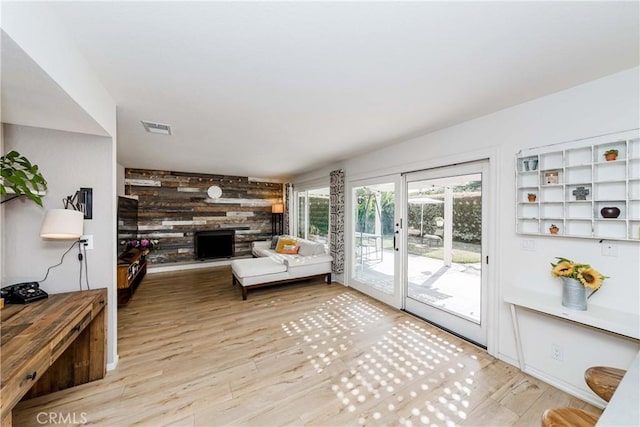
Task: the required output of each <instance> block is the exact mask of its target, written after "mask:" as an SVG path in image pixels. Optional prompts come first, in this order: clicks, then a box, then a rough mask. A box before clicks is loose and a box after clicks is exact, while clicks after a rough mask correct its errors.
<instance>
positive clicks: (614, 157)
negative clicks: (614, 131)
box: [604, 153, 618, 162]
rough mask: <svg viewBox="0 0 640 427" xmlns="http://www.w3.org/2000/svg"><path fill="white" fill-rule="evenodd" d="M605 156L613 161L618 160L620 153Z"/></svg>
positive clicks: (608, 160) (609, 160)
mask: <svg viewBox="0 0 640 427" xmlns="http://www.w3.org/2000/svg"><path fill="white" fill-rule="evenodd" d="M604 158H605V159H606V160H607V162H611V161H613V160H616V159H617V158H618V153H610V154H605V155H604Z"/></svg>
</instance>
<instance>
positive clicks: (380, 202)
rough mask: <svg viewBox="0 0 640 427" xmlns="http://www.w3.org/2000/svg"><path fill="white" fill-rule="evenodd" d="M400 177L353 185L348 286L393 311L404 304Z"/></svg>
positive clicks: (358, 182)
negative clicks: (401, 258)
mask: <svg viewBox="0 0 640 427" xmlns="http://www.w3.org/2000/svg"><path fill="white" fill-rule="evenodd" d="M399 183H400V177H399V176H391V177H382V178H375V179H368V180H363V181H357V182H353V183H351V185H350V189H351V194H350V197H351V215H352V227H351V233H350V236H349V238H350V239H351V242H350V243H351V244H350V248H351V257H350V258H351V265H350V280H349V285H350V286H352V287H354V288H356V289H358V290H359V291H361V292H363V293H365V294H367V295H370V296H372V297H374V298H376V299H378V300H380V301H383V302H385V303H387V304H389V305H392V306H394V307H398V308H399V307H400V305H401V302H402V297H401V287H400V280H399V274H398V273H399V271H400V269H399V266H400V257H399V253H400V252H399V248H400V239H401V233H400V216H399V215H400V212H399V211H398V209H397V208H396V207H397V206H400V204H399V203H398V201H397V198H398V197H399V191H398V187H399Z"/></svg>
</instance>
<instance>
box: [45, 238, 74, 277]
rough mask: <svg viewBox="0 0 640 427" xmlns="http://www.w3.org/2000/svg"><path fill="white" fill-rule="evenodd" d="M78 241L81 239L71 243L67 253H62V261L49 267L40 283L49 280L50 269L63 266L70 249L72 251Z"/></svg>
mask: <svg viewBox="0 0 640 427" xmlns="http://www.w3.org/2000/svg"><path fill="white" fill-rule="evenodd" d="M77 243H80V241H79V240H76V241H75V242H73V243H72V244H71V246H69V249H67V250H66V251H65V253H63V254H62V257H60V262H59V263H57V264H56V265H52V266H51V267H49V268H47V274H45V275H44V279H42V280H40V281H39V282H38V283H42V282H44V281H45V280H47V277H49V271H51V270H52V269H54V268H56V267H59V266H61V265H62V262H63V261H64V257H65V256H66V255H67V254H68V253H69V251H71V249H73V247H74V246H75V245H76V244H77Z"/></svg>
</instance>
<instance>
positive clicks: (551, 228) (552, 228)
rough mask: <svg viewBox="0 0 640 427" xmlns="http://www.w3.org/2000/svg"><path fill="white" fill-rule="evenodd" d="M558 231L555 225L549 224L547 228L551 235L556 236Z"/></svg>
mask: <svg viewBox="0 0 640 427" xmlns="http://www.w3.org/2000/svg"><path fill="white" fill-rule="evenodd" d="M558 231H560V229H559V228H558V226H557V225H555V224H551V227H549V232H550V233H551V234H558Z"/></svg>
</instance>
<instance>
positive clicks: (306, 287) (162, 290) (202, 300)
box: [14, 268, 601, 426]
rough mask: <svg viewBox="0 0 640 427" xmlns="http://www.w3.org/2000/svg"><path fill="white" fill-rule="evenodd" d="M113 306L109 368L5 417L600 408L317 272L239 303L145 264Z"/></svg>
mask: <svg viewBox="0 0 640 427" xmlns="http://www.w3.org/2000/svg"><path fill="white" fill-rule="evenodd" d="M118 315H119V319H118V337H119V338H118V348H119V354H120V362H119V364H118V367H117V369H116V370H115V371H113V372H109V373H108V374H107V376H106V378H105V379H103V380H100V381H97V382H94V383H90V384H85V385H83V386H80V387H77V388H75V389H71V390H64V391H61V392H57V393H53V394H51V395H48V396H43V397H40V398H37V399H33V400H30V401H26V402H22V403H21V404H19V405H18V406H17V407H16V409H15V411H14V425H15V426H39V425H42V424H39V423H38V413H41V412H46V413H47V414H49V413H54V414H62V415H63V416H66V417H67V418H66V420H67V422H66V424H65V423H63V424H65V425H73V421H71V422H69V416H73V417H75V422H76V423H77V424H80V422H81V421H84V420H85V419H86V421H87V424H89V425H102V426H125V425H145V426H164V425H171V426H196V425H197V426H223V425H237V426H285V425H296V426H297V425H313V426H364V425H367V426H418V425H425V426H455V425H467V426H512V425H519V426H539V425H540V416H541V414H542V412H543V411H544V410H545V409H547V408H549V407H554V406H565V405H566V406H574V407H578V408H583V409H586V410H588V411H590V412H593V413H596V414H599V413H600V412H601V411H600V410H598V409H597V408H595V407H592V406H590V405H588V404H585V403H584V402H582V401H580V400H578V399H576V398H573V397H571V396H569V395H567V394H565V393H563V392H561V391H559V390H557V389H554V388H553V387H550V386H548V385H546V384H545V383H543V382H541V381H538V380H536V379H534V378H532V377H530V376H528V375H524V374H522V373H520V372H519V370H518V369H517V368H515V367H513V366H510V365H508V364H506V363H503V362H501V361H498V360H496V359H494V358H493V357H491V356H489V355H488V354H487V353H486V352H485V351H483V350H481V349H478V348H476V347H474V346H473V345H471V344H468V343H466V342H465V341H461V340H459V339H458V338H456V337H453V336H451V335H449V334H447V333H444V332H442V331H440V330H439V329H436V328H434V327H432V326H430V325H429V324H427V323H425V322H423V321H420V320H419V319H416V318H413V317H412V316H410V315H408V314H406V313H403V312H399V311H397V310H394V309H391V308H389V307H387V306H385V305H383V304H381V303H378V302H376V301H375V300H373V299H371V298H368V297H367V296H365V295H362V294H360V293H358V292H356V291H353V290H350V289H347V288H345V287H343V286H341V285H339V284H333V285H326V284H323V283H322V281H320V280H318V281H312V282H303V283H300V284H289V285H285V286H280V287H272V288H262V289H256V290H254V291H250V292H249V298H248V300H247V301H241V298H240V291H239V289H237V288H235V287H232V285H231V273H230V270H229V269H228V268H214V269H206V270H191V271H188V272H180V273H158V274H150V275H147V277H146V278H145V279H144V281H143V282H142V284H141V286H140V287H139V288H138V291H137V293H136V294H135V296H134V297H133V299H132V300H131V301H130V303H129V305H128V306H127V307H126V308H123V309H120V310H119V311H118ZM40 417H41V418H40V419H42V415H41V416H40ZM59 419H60V418H59Z"/></svg>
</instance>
